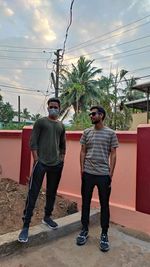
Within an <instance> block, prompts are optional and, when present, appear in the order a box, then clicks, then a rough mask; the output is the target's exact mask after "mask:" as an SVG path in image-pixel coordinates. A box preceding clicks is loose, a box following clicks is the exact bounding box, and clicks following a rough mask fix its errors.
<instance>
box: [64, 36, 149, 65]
mask: <svg viewBox="0 0 150 267" xmlns="http://www.w3.org/2000/svg"><path fill="white" fill-rule="evenodd" d="M149 37H150V35H146V36H143V37H139V38H136V39H133V40H131V41H127V42H123V43H120V44H117V45H112V46H109V47H107V48H102V49H101V50H96V51H93V52H90V53H87V54H85V55H82V56H89V55H92V54H95V53H98V52H101V51H106V50H109V49H111V48H114V47H118V46H121V45H124V44H129V43H133V42H136V41H139V40H142V39H146V38H149ZM75 58H79V56H77V57H72V58H67V59H64V61H68V60H72V59H75Z"/></svg>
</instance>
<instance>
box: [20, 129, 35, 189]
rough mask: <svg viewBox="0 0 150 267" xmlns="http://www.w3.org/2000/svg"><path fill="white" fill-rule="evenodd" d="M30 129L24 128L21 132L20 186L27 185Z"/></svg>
mask: <svg viewBox="0 0 150 267" xmlns="http://www.w3.org/2000/svg"><path fill="white" fill-rule="evenodd" d="M31 130H32V128H31V127H24V128H23V130H22V146H21V163H20V179H19V182H20V184H24V185H25V184H27V182H28V177H29V176H30V164H31V151H30V148H29V140H30V135H31Z"/></svg>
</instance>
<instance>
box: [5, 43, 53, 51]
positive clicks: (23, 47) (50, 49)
mask: <svg viewBox="0 0 150 267" xmlns="http://www.w3.org/2000/svg"><path fill="white" fill-rule="evenodd" d="M0 47H5V48H6V47H8V48H14V49H16V48H17V49H18V48H19V49H27V50H28V49H30V50H49V51H51V52H54V51H55V50H56V48H48V47H27V46H13V45H0Z"/></svg>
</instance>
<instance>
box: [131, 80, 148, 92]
mask: <svg viewBox="0 0 150 267" xmlns="http://www.w3.org/2000/svg"><path fill="white" fill-rule="evenodd" d="M132 90H138V91H142V92H144V93H147V92H148V90H150V82H146V83H142V84H137V85H135V86H133V87H132Z"/></svg>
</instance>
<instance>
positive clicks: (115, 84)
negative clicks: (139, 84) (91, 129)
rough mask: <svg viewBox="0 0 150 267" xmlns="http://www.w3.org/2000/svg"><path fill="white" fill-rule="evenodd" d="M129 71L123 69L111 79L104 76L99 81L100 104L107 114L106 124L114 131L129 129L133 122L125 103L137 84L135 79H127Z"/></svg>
mask: <svg viewBox="0 0 150 267" xmlns="http://www.w3.org/2000/svg"><path fill="white" fill-rule="evenodd" d="M127 73H128V71H127V70H124V69H122V70H121V71H120V72H117V73H116V74H113V73H110V75H109V77H105V76H102V77H101V79H100V80H99V87H100V91H101V94H100V103H101V105H102V106H104V108H105V109H106V112H107V118H106V123H107V125H108V126H109V127H111V128H113V129H115V130H116V129H120V130H121V129H122V130H123V129H124V130H125V129H128V128H129V125H130V122H131V121H132V116H131V110H129V109H128V108H127V107H126V106H125V105H124V104H123V103H124V101H126V100H127V99H128V97H129V96H130V97H131V95H132V96H133V94H132V91H131V87H132V86H133V85H134V84H135V83H136V81H135V78H134V77H132V78H131V79H129V80H128V79H126V77H125V75H126V74H127Z"/></svg>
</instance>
